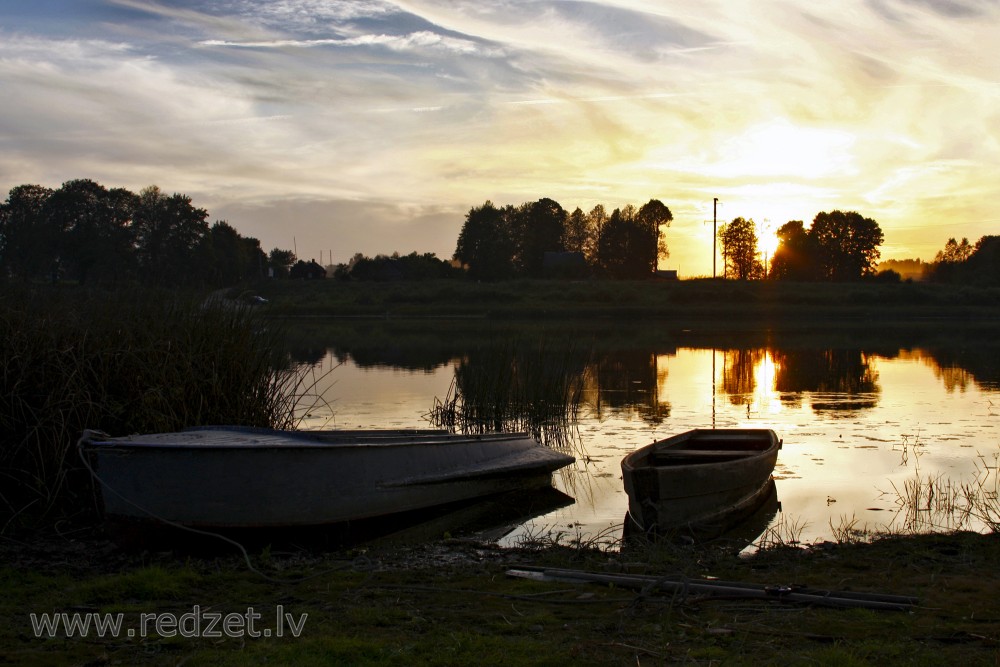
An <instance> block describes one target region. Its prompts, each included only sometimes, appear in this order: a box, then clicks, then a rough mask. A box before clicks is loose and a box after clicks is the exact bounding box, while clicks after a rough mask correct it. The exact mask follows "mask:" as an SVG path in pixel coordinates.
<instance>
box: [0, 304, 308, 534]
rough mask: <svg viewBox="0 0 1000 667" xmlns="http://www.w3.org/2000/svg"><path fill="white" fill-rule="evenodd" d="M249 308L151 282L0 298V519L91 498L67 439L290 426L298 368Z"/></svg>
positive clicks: (29, 518)
mask: <svg viewBox="0 0 1000 667" xmlns="http://www.w3.org/2000/svg"><path fill="white" fill-rule="evenodd" d="M279 335H280V332H279V331H277V330H276V329H274V328H273V327H272V326H271V324H270V323H269V324H268V325H267V326H264V323H263V322H262V321H260V320H259V319H258V318H257V317H256V316H255V314H254V313H253V312H251V311H250V310H249V309H247V308H241V307H237V306H233V305H231V304H230V305H227V304H222V303H217V304H216V305H212V306H205V305H203V304H202V303H201V302H200V301H196V300H194V299H191V300H188V301H183V300H178V299H177V298H175V297H170V296H166V297H165V296H163V295H160V294H150V293H131V294H113V295H111V294H106V293H89V292H83V291H78V290H73V291H60V290H54V289H48V290H44V291H41V292H39V291H36V290H32V289H27V288H26V289H22V290H14V291H8V292H7V293H6V294H5V295H4V296H3V297H2V298H0V350H2V353H0V354H2V356H3V365H2V368H0V396H3V397H4V398H3V400H2V402H0V433H2V434H3V436H2V440H0V530H4V529H8V528H11V527H13V526H15V525H22V526H23V525H33V524H36V523H38V522H44V521H46V520H52V519H53V518H55V517H65V516H66V515H67V513H70V514H72V513H73V512H75V511H78V510H81V508H82V509H86V508H88V507H91V506H93V502H91V501H90V499H91V497H92V489H91V487H90V479H89V476H87V475H86V474H85V473H84V472H83V471H82V470H81V466H79V465H78V460H77V457H76V454H75V451H74V444H75V442H76V440H77V439H78V438H79V437H80V434H81V432H82V431H83V430H84V429H97V430H102V431H105V432H107V433H109V434H112V435H124V434H129V433H141V432H160V431H172V430H178V429H181V428H184V427H188V426H195V425H204V424H223V423H224V424H240V425H248V426H265V427H273V428H289V427H292V426H294V425H295V423H296V421H297V414H298V410H299V407H298V406H300V405H301V403H302V396H303V395H304V394H306V393H308V391H309V389H310V380H309V376H308V374H307V373H306V372H303V371H298V370H294V369H292V368H290V367H289V365H288V363H287V359H285V358H282V357H281V356H280V355H279V354H278V353H277V352H276V350H279V349H281V348H280V346H279V344H278V343H279V338H278V336H279Z"/></svg>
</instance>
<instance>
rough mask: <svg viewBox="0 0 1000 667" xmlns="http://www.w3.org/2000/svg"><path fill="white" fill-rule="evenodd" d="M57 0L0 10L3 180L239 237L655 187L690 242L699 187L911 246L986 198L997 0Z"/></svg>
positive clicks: (992, 158) (441, 230) (992, 150)
mask: <svg viewBox="0 0 1000 667" xmlns="http://www.w3.org/2000/svg"><path fill="white" fill-rule="evenodd" d="M66 6H67V11H66V12H63V13H61V14H60V17H61V18H60V21H59V22H58V25H57V24H56V22H55V21H45V20H42V18H41V17H39V16H34V17H32V16H29V15H28V14H27V12H28V10H27V9H25V7H27V5H25V6H23V7H21V8H20V9H19V11H18V12H17V13H14V14H10V15H8V16H5V13H4V12H5V10H3V9H0V25H3V26H4V27H3V28H2V29H0V85H2V87H3V90H4V94H5V100H4V101H5V109H4V114H3V115H2V116H0V141H2V142H3V151H2V152H0V181H2V183H3V184H6V185H8V187H12V186H13V185H16V184H19V183H23V182H42V183H44V184H47V185H58V183H59V182H61V181H62V180H68V179H70V178H80V177H89V178H94V179H96V180H99V181H102V182H104V183H106V184H107V185H110V186H118V185H121V186H125V187H135V188H139V187H142V186H144V185H148V184H151V183H156V184H158V185H160V186H161V187H162V188H163V189H164V190H166V191H182V192H186V193H187V194H190V195H192V196H193V197H195V199H196V200H197V201H198V202H199V205H202V206H207V207H209V208H210V210H213V212H214V209H215V208H218V209H219V210H222V211H230V212H233V215H231V216H228V217H231V220H230V221H231V222H232V223H233V224H235V225H236V226H237V228H239V229H242V224H241V220H240V219H239V218H237V217H235V216H236V214H237V213H238V214H239V215H246V216H248V217H247V220H248V223H247V224H250V222H249V221H250V220H253V221H255V222H253V224H257V222H256V221H261V222H260V224H261V225H264V222H263V221H264V220H265V219H266V217H267V216H266V215H265V214H263V213H262V214H260V215H258V213H255V211H256V212H259V211H267V212H271V213H273V212H276V211H278V210H279V209H280V208H281V207H282V206H284V205H285V204H286V203H287V202H312V204H310V205H308V206H306V205H298V204H296V205H295V206H294V207H293V209H294V210H296V211H298V212H299V214H298V215H295V216H292V217H291V218H290V219H288V220H283V221H282V222H281V223H280V224H278V225H275V226H274V229H273V234H274V235H275V236H276V237H278V236H283V235H286V232H287V231H288V230H289V229H294V228H296V227H300V228H302V229H303V230H305V229H306V228H308V229H309V230H314V231H316V232H317V233H320V232H321V230H322V229H324V227H323V226H322V225H317V224H314V223H312V222H310V221H309V220H308V219H307V217H308V215H316V216H318V217H320V218H322V216H323V215H325V214H323V213H322V212H321V211H322V210H324V209H323V206H322V205H321V202H323V201H328V202H330V206H331V207H332V208H331V209H330V210H334V211H337V212H338V213H337V215H338V216H339V215H340V213H342V212H344V211H346V210H348V209H350V206H356V207H361V208H358V209H350V210H352V211H354V212H356V213H357V215H354V213H352V215H343V216H342V217H338V218H337V220H338V222H336V225H335V226H336V229H337V235H338V238H343V239H350V240H352V241H356V242H358V243H363V242H364V241H363V239H364V238H365V237H364V233H365V229H366V226H365V225H366V224H368V223H366V222H365V221H366V220H385V221H386V222H385V223H384V224H380V225H376V226H374V227H372V228H371V229H372V230H375V232H378V233H392V232H389V231H387V230H398V229H400V228H399V227H393V226H392V225H402V224H403V223H402V222H401V218H400V216H401V215H404V212H405V214H406V215H409V214H413V215H414V216H417V217H419V218H420V220H421V221H422V222H421V224H426V225H427V229H428V232H427V235H425V236H421V235H420V234H417V233H414V234H413V235H412V236H405V235H400V234H396V235H395V236H394V237H393V238H397V239H404V238H405V239H412V240H413V242H414V243H431V241H430V239H431V238H432V237H433V238H435V239H436V240H435V241H433V244H434V245H435V247H436V248H438V251H439V252H441V253H442V254H444V253H449V254H450V252H451V250H453V244H454V240H455V235H456V234H457V228H458V227H459V226H460V225H461V220H462V216H463V214H464V211H466V210H468V208H469V207H470V206H473V205H477V204H479V203H482V201H485V200H486V199H493V200H494V201H497V202H498V203H514V204H518V203H521V202H523V201H529V200H534V199H538V198H540V197H552V198H554V199H556V200H558V201H560V203H562V204H563V205H564V206H566V207H569V208H573V207H575V206H581V207H582V208H585V209H587V208H590V207H591V206H593V205H594V204H596V203H603V204H605V205H608V206H609V207H611V208H613V207H615V206H619V205H624V204H627V203H642V202H644V201H646V200H648V199H649V198H650V197H658V198H660V199H662V200H663V201H664V202H665V203H667V204H668V205H669V206H670V207H671V209H672V210H674V213H675V223H674V226H673V227H672V230H671V232H670V233H671V234H673V235H675V237H677V238H678V239H681V238H685V237H686V236H687V235H688V232H687V231H685V230H686V229H687V227H690V237H691V239H694V240H692V243H694V244H695V245H694V246H692V247H693V248H697V247H698V246H697V244H699V243H702V244H703V242H704V241H703V239H702V236H703V234H702V232H703V230H702V229H701V224H702V222H701V221H702V220H703V219H704V217H705V212H704V209H705V202H706V201H707V202H709V203H710V202H711V200H712V197H713V196H719V195H720V193H721V194H722V195H723V196H725V198H726V202H727V204H726V205H727V207H728V208H727V215H729V216H730V217H735V216H736V215H743V214H744V213H747V214H748V215H747V217H753V216H754V215H757V216H758V217H759V216H760V215H763V214H767V215H770V216H776V215H789V216H792V217H794V218H799V219H807V220H808V219H811V218H812V217H813V216H814V215H815V213H816V212H818V210H820V209H819V208H818V207H840V208H857V209H859V210H861V211H862V212H863V213H865V214H866V215H873V216H875V217H876V218H877V219H878V220H879V221H880V223H881V224H883V226H884V227H885V228H886V229H892V228H898V229H900V230H906V233H907V234H908V235H909V237H910V238H916V235H915V234H914V232H913V231H912V228H914V227H919V226H920V225H924V227H923V228H928V227H933V225H935V224H939V222H938V221H939V220H940V219H941V217H942V216H949V219H953V218H954V217H955V216H965V218H966V219H968V220H983V219H989V218H991V217H992V216H991V215H987V214H985V213H984V212H983V211H984V210H985V208H986V207H988V206H990V205H991V204H990V202H992V200H995V199H996V198H997V196H998V195H1000V191H998V189H1000V185H997V184H998V183H1000V140H998V139H996V138H995V131H994V128H995V127H996V126H997V124H998V121H1000V112H998V111H997V109H998V108H1000V106H998V102H1000V81H998V79H1000V77H998V71H997V69H996V63H997V62H998V61H1000V55H998V53H997V50H998V48H1000V47H998V46H996V44H995V41H996V40H995V38H994V35H993V33H994V32H995V26H996V25H997V24H998V23H1000V7H998V6H997V5H996V3H994V2H988V1H985V0H981V1H976V0H845V1H844V2H842V3H836V4H824V3H814V2H804V1H798V0H783V1H782V2H774V3H749V2H733V1H731V0H705V2H700V3H694V4H693V3H685V2H679V1H674V0H667V1H664V2H651V1H649V0H593V1H584V0H576V1H569V2H566V1H558V0H519V1H517V2H514V1H512V0H455V1H454V2H447V3H444V2H440V1H439V0H398V2H386V1H381V0H373V1H367V0H365V1H362V0H276V1H273V2H259V1H255V0H224V1H220V0H172V1H171V2H157V1H153V0H114V2H111V3H105V4H102V5H101V10H100V11H99V12H98V11H97V10H94V9H90V10H87V9H86V7H91V8H92V7H94V6H95V5H94V4H91V3H83V4H81V3H72V4H68V5H66ZM48 26H52V27H51V28H49V27H48ZM948 193H951V194H950V197H951V198H952V199H954V198H956V197H960V198H964V199H968V200H969V201H963V202H962V203H961V206H958V205H955V203H954V202H953V201H952V202H950V203H949V202H946V201H945V200H946V199H948V198H949V194H948ZM972 200H976V201H980V202H982V203H979V204H973V203H970V202H971V201H972ZM274 202H282V203H281V204H276V203H274ZM347 202H353V204H350V205H349V204H348V203H347ZM796 205H798V207H799V208H798V210H796V208H795V207H796ZM768 206H770V212H768ZM345 207H347V208H345ZM414 207H416V208H414ZM736 207H745V211H743V212H741V211H737V210H735V209H736ZM432 208H433V210H434V212H433V213H429V214H427V215H424V214H423V213H414V211H427V210H430V209H432ZM362 209H363V214H362V213H361V212H360V211H362ZM269 214H270V213H268V214H267V215H269ZM447 215H452V216H454V217H453V218H451V221H450V223H448V224H446V223H445V222H444V219H445V216H447ZM343 220H352V221H353V222H350V223H348V222H340V221H343ZM772 220H773V217H772ZM331 224H334V223H331ZM345 225H355V226H356V230H354V231H352V230H348V229H346V227H344V226H345ZM404 227H405V228H406V229H407V230H410V229H415V228H413V227H410V226H409V225H404ZM259 229H260V232H259V234H260V235H261V236H262V237H264V236H265V234H266V233H268V230H267V228H266V227H264V226H261V227H260V228H259ZM305 233H306V232H305V231H303V234H305ZM309 233H312V231H310V232H309ZM373 233H374V232H373ZM407 233H409V232H407ZM955 233H961V232H955ZM967 234H968V235H969V236H974V235H975V232H974V231H969V232H967ZM435 235H436V236H435ZM928 235H929V236H931V235H932V234H928ZM262 240H263V241H264V242H265V245H268V244H269V243H271V242H270V241H267V240H266V239H265V238H262ZM708 240H709V241H710V240H711V239H710V238H709V239H708ZM274 243H277V241H275V242H274ZM317 243H319V244H320V245H322V243H320V242H317ZM367 243H368V245H366V246H365V247H372V250H373V251H377V252H382V251H385V252H391V251H392V250H399V251H401V252H406V251H408V248H406V247H394V248H385V249H378V250H376V249H375V248H374V245H375V244H374V242H373V241H372V242H367ZM900 245H902V244H900ZM425 247H426V246H421V247H420V248H414V249H423V248H425ZM358 249H359V250H361V249H362V248H361V247H359V248H358ZM929 250H930V249H928V252H929ZM678 252H680V251H678ZM678 252H675V253H674V258H675V259H678V260H679V259H680V256H679V254H678ZM692 252H694V251H692ZM695 254H697V255H698V256H699V257H700V256H701V255H702V254H704V253H703V252H702V250H698V251H697V252H696V253H695ZM924 254H928V253H924ZM929 254H931V255H932V254H933V253H932V252H930V253H929Z"/></svg>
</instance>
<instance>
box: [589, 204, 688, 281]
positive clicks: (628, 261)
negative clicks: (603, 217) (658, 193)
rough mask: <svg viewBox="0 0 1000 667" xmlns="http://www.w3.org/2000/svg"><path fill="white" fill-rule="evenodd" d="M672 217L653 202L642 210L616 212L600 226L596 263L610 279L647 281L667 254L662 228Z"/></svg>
mask: <svg viewBox="0 0 1000 667" xmlns="http://www.w3.org/2000/svg"><path fill="white" fill-rule="evenodd" d="M671 219H673V216H672V215H671V213H670V209H668V208H667V207H666V206H664V205H663V204H662V202H660V201H658V200H655V199H652V200H650V201H649V202H648V203H647V204H645V205H643V207H642V208H641V209H638V210H637V209H636V208H635V206H632V205H631V204H629V205H628V206H626V207H624V208H622V209H617V208H616V209H615V210H614V211H612V213H611V217H609V218H608V219H607V221H606V222H605V223H604V224H603V225H601V227H600V233H599V235H598V239H597V263H598V265H599V267H600V268H601V269H602V270H603V271H604V272H605V273H606V274H607V275H609V276H611V277H612V278H626V279H638V278H648V277H650V276H652V275H653V272H654V271H655V270H656V265H657V260H658V259H659V257H660V256H661V253H663V254H664V256H665V253H666V244H665V243H663V242H662V230H661V227H662V226H665V225H667V224H669V222H670V220H671Z"/></svg>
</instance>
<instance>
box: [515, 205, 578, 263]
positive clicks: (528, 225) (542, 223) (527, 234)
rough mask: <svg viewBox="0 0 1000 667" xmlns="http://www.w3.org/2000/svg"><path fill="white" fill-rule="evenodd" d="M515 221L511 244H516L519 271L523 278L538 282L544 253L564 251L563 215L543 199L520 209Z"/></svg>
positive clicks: (563, 213)
mask: <svg viewBox="0 0 1000 667" xmlns="http://www.w3.org/2000/svg"><path fill="white" fill-rule="evenodd" d="M518 217H519V220H518V223H519V224H518V228H519V231H520V233H519V234H518V235H517V236H516V237H515V240H516V241H519V242H520V243H519V246H520V247H519V252H518V253H517V257H518V259H519V260H520V261H519V264H520V269H521V271H522V272H523V273H524V274H525V275H527V276H529V277H532V278H538V277H540V276H541V275H542V272H543V268H544V267H543V260H544V257H545V253H546V252H550V251H554V252H561V251H562V250H564V249H565V246H564V245H563V230H564V229H565V227H566V211H565V210H563V207H562V206H560V205H559V204H558V203H557V202H555V201H553V200H551V199H548V198H544V199H539V200H538V201H536V202H532V203H531V204H528V205H526V206H523V207H522V208H521V209H520V211H519V216H518Z"/></svg>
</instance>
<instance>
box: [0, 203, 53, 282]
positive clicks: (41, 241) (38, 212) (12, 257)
mask: <svg viewBox="0 0 1000 667" xmlns="http://www.w3.org/2000/svg"><path fill="white" fill-rule="evenodd" d="M51 196H52V190H51V189H50V188H46V187H42V186H41V185H19V186H17V187H15V188H12V189H11V191H10V194H9V195H8V196H7V201H5V202H3V204H0V278H3V277H6V276H11V277H13V278H17V279H21V280H30V279H32V278H36V277H40V276H43V275H46V274H47V273H48V272H49V271H50V269H51V268H52V266H53V265H54V263H55V262H56V261H57V259H58V257H59V250H58V248H57V244H58V236H57V235H56V234H55V233H53V230H51V229H50V228H49V227H48V225H47V220H46V219H45V217H44V211H45V204H46V202H47V201H48V199H49V197H51Z"/></svg>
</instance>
